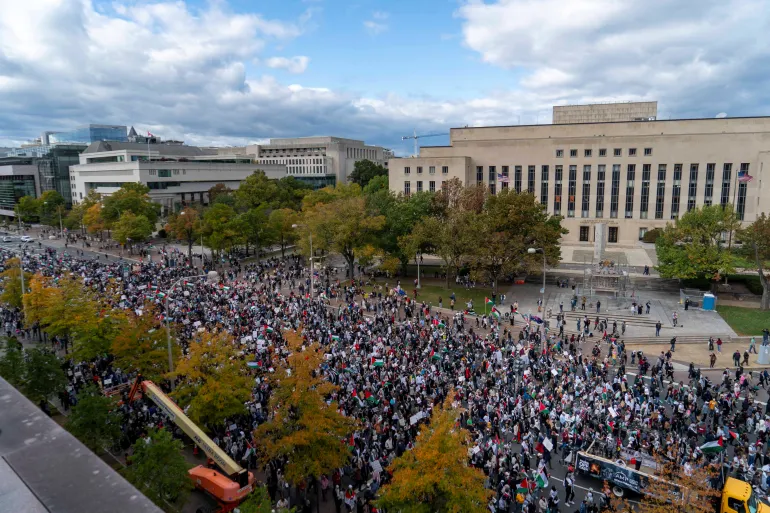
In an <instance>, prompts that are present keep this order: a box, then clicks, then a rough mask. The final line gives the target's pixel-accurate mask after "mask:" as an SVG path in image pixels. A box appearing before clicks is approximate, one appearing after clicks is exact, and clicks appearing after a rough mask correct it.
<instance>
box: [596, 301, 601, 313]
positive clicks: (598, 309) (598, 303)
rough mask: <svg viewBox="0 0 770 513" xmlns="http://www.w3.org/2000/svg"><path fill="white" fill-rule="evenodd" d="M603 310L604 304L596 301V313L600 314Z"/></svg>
mask: <svg viewBox="0 0 770 513" xmlns="http://www.w3.org/2000/svg"><path fill="white" fill-rule="evenodd" d="M601 308H602V302H601V301H598V300H597V301H596V313H599V312H600V311H601Z"/></svg>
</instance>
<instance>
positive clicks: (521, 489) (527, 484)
mask: <svg viewBox="0 0 770 513" xmlns="http://www.w3.org/2000/svg"><path fill="white" fill-rule="evenodd" d="M534 487H535V486H534V483H532V482H531V481H529V480H527V479H522V480H521V481H520V482H519V484H518V485H516V493H521V494H525V495H526V494H527V493H529V489H530V488H534Z"/></svg>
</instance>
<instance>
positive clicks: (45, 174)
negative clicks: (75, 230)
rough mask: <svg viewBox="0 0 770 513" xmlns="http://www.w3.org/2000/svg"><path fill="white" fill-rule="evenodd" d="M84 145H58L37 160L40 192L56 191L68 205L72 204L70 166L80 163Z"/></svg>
mask: <svg viewBox="0 0 770 513" xmlns="http://www.w3.org/2000/svg"><path fill="white" fill-rule="evenodd" d="M87 147H88V145H86V144H59V145H57V146H53V147H51V149H50V150H49V151H48V153H46V154H45V155H43V156H42V157H40V158H39V159H38V160H37V171H38V176H39V178H40V192H41V193H43V192H45V191H57V192H58V193H59V194H61V195H62V197H63V198H64V200H65V201H66V202H67V204H68V205H71V204H72V189H71V185H70V166H75V165H77V164H79V163H80V154H81V153H82V152H83V150H85V149H86V148H87Z"/></svg>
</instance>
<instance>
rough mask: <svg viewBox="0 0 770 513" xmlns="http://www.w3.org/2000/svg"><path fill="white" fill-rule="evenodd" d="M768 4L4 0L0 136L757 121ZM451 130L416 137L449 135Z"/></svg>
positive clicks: (356, 134)
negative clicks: (571, 112) (581, 106)
mask: <svg viewBox="0 0 770 513" xmlns="http://www.w3.org/2000/svg"><path fill="white" fill-rule="evenodd" d="M768 28H770V0H646V1H644V2H641V1H639V0H486V1H481V0H418V1H415V0H229V1H227V0H210V1H207V0H187V1H184V0H177V1H146V0H134V1H130V0H129V1H125V0H114V1H111V0H108V1H102V0H0V146H12V145H15V144H18V143H20V142H22V141H24V140H26V139H29V138H32V137H35V136H37V135H39V133H40V132H42V131H43V130H57V129H68V128H72V127H74V126H77V125H81V124H86V123H114V124H127V125H135V126H136V128H137V130H139V131H146V130H150V131H152V132H153V133H154V134H157V135H161V136H162V137H165V138H179V139H184V140H186V141H187V142H188V143H193V144H216V145H225V144H243V143H245V142H249V141H258V140H262V139H265V138H270V137H285V136H310V135H338V136H343V137H352V138H358V139H364V140H366V141H367V142H370V143H375V144H381V145H384V146H387V147H390V148H393V149H395V150H396V151H398V152H399V153H403V152H406V151H409V149H410V148H411V146H410V145H408V144H407V143H404V142H402V141H401V136H402V135H406V134H409V133H412V131H413V130H417V132H418V133H423V134H426V133H444V132H447V131H448V128H449V127H451V126H463V125H490V124H517V123H521V124H532V123H537V122H540V123H546V122H550V119H551V110H550V109H551V106H552V105H554V104H565V103H576V102H579V103H588V102H595V101H623V100H658V101H659V115H660V117H662V118H668V117H674V118H676V117H713V116H715V115H716V114H717V113H720V112H727V113H728V115H730V116H746V115H768V114H770V99H769V98H768V97H769V96H770V87H768V86H769V85H770V84H768V81H769V80H768V79H769V78H770V45H768V38H769V37H770V36H768V34H770V31H769V30H768ZM446 142H447V138H445V137H437V138H434V139H426V140H425V144H446Z"/></svg>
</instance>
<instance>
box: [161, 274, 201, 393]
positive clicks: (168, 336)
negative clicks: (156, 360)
mask: <svg viewBox="0 0 770 513" xmlns="http://www.w3.org/2000/svg"><path fill="white" fill-rule="evenodd" d="M206 276H208V275H206V274H196V275H195V276H182V277H181V278H179V279H178V280H176V281H175V282H174V284H173V285H171V288H169V289H168V291H167V292H166V297H165V298H164V301H165V304H166V315H165V318H166V346H167V349H168V371H169V372H174V357H173V356H172V353H171V325H170V324H169V320H168V313H169V312H168V296H169V295H171V291H172V290H174V288H175V287H176V286H177V284H178V283H179V282H180V281H182V280H192V279H195V278H204V277H206ZM171 383H172V387H173V383H174V382H173V381H172V382H171Z"/></svg>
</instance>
